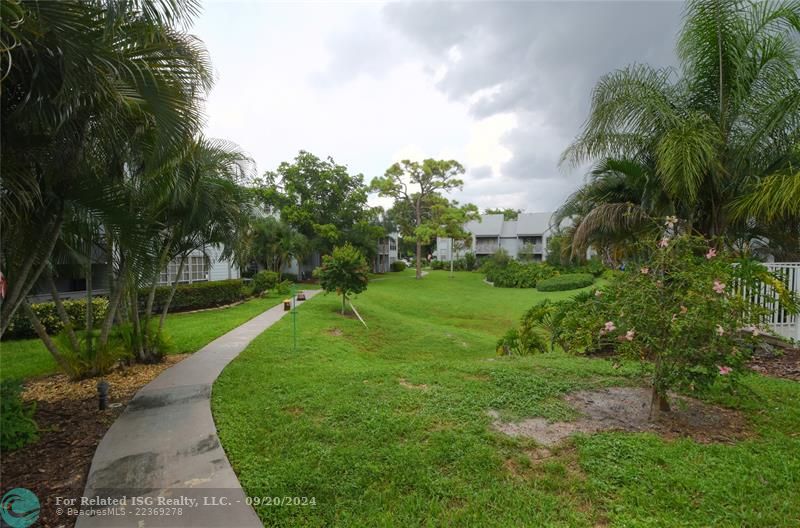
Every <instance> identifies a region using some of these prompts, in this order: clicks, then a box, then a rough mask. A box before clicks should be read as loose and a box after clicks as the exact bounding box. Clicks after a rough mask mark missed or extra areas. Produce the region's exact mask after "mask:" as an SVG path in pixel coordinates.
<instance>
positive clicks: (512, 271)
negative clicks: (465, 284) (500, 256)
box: [481, 260, 558, 288]
mask: <svg viewBox="0 0 800 528" xmlns="http://www.w3.org/2000/svg"><path fill="white" fill-rule="evenodd" d="M481 269H482V270H483V272H484V273H485V274H486V280H488V281H489V282H491V283H493V284H494V285H495V286H496V287H498V288H535V287H536V284H537V283H538V282H539V281H541V280H544V279H548V278H550V277H552V276H554V275H556V274H558V271H557V270H556V269H555V268H553V267H552V266H550V265H549V264H546V263H540V262H530V263H522V262H519V261H516V260H509V261H508V262H507V263H506V264H505V265H502V264H500V263H498V262H497V261H495V260H490V261H487V263H486V264H484V266H483V267H482V268H481Z"/></svg>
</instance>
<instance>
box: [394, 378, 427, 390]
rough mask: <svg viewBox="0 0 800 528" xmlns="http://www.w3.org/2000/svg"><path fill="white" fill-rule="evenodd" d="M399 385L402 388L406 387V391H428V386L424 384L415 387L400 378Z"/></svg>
mask: <svg viewBox="0 0 800 528" xmlns="http://www.w3.org/2000/svg"><path fill="white" fill-rule="evenodd" d="M397 383H399V384H400V386H401V387H405V388H406V389H416V390H426V389H427V388H428V386H427V385H426V384H424V383H420V384H419V385H415V384H413V383H411V382H410V381H408V380H407V379H405V378H400V379H399V380H398V381H397Z"/></svg>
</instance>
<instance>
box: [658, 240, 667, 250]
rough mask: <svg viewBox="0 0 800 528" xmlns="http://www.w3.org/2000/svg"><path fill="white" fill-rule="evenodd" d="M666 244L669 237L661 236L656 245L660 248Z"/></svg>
mask: <svg viewBox="0 0 800 528" xmlns="http://www.w3.org/2000/svg"><path fill="white" fill-rule="evenodd" d="M668 245H669V239H668V238H662V239H661V240H660V241H659V243H658V247H660V248H665V247H667V246H668Z"/></svg>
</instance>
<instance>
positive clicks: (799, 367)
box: [750, 348, 800, 381]
mask: <svg viewBox="0 0 800 528" xmlns="http://www.w3.org/2000/svg"><path fill="white" fill-rule="evenodd" d="M750 368H751V369H753V370H755V371H756V372H760V373H761V374H765V375H767V376H774V377H777V378H786V379H790V380H794V381H800V348H784V349H783V350H776V351H774V352H759V353H757V354H755V355H754V356H753V358H752V359H751V361H750Z"/></svg>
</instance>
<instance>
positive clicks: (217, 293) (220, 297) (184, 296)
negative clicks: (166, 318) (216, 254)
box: [139, 279, 245, 312]
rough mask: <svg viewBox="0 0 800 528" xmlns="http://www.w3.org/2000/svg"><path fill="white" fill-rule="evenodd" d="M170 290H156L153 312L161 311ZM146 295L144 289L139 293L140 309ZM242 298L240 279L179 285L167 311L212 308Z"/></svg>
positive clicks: (145, 299) (160, 287) (162, 287)
mask: <svg viewBox="0 0 800 528" xmlns="http://www.w3.org/2000/svg"><path fill="white" fill-rule="evenodd" d="M171 288H172V287H171V286H159V287H158V288H156V296H155V302H154V303H153V310H154V311H155V312H160V311H161V310H163V308H164V303H165V302H166V301H167V299H168V297H169V292H170V289H171ZM148 293H149V292H148V291H147V290H144V289H143V290H142V291H140V292H139V302H140V305H141V308H144V307H145V303H146V301H147V295H148ZM244 296H245V291H244V288H243V283H242V281H241V279H230V280H221V281H209V282H195V283H192V284H179V285H178V288H177V289H176V290H175V296H174V297H173V298H172V303H170V305H169V310H170V312H180V311H187V310H200V309H203V308H213V307H214V306H223V305H226V304H233V303H235V302H237V301H241V300H242V299H243V298H244Z"/></svg>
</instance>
